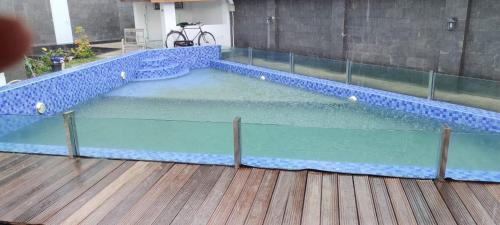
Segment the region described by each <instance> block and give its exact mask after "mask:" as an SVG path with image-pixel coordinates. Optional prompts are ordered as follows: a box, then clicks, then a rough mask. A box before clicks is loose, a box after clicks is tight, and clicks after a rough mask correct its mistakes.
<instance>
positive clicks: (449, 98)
mask: <svg viewBox="0 0 500 225" xmlns="http://www.w3.org/2000/svg"><path fill="white" fill-rule="evenodd" d="M434 92H435V93H434V98H435V99H436V100H440V101H446V102H451V103H458V104H461V105H467V106H472V107H479V108H484V109H488V110H492V111H496V112H500V81H493V80H484V79H478V78H472V77H464V76H455V75H448V74H443V73H436V78H435V91H434Z"/></svg>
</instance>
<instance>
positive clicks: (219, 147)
mask: <svg viewBox="0 0 500 225" xmlns="http://www.w3.org/2000/svg"><path fill="white" fill-rule="evenodd" d="M76 128H77V133H78V141H79V144H80V149H81V152H82V154H85V151H87V150H90V151H91V150H93V149H94V150H102V151H106V150H132V151H142V152H163V153H195V154H215V155H230V154H232V153H233V136H232V123H230V122H227V123H226V122H205V121H176V120H158V119H130V118H92V117H82V116H78V114H77V116H76ZM206 157H208V156H206ZM157 160H161V159H157Z"/></svg>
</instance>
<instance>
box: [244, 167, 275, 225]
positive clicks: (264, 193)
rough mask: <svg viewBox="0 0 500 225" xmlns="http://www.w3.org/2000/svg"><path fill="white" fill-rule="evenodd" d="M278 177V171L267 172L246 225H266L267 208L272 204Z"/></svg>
mask: <svg viewBox="0 0 500 225" xmlns="http://www.w3.org/2000/svg"><path fill="white" fill-rule="evenodd" d="M278 175H279V171H278V170H266V173H265V174H264V177H263V178H262V182H261V184H260V186H259V190H258V191H257V194H256V196H255V199H254V201H253V204H252V207H251V208H250V211H249V213H248V215H247V218H246V221H245V224H247V225H261V224H263V223H264V218H265V217H266V212H267V208H268V207H269V203H270V202H271V197H272V195H273V191H274V186H275V184H276V181H277V180H278Z"/></svg>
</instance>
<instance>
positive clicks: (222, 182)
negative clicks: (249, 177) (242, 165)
mask: <svg viewBox="0 0 500 225" xmlns="http://www.w3.org/2000/svg"><path fill="white" fill-rule="evenodd" d="M235 172H236V170H235V169H234V168H225V169H224V172H222V174H221V176H220V177H219V180H217V183H216V184H215V185H214V187H213V188H212V190H210V193H208V196H207V198H206V199H205V201H203V203H202V204H201V205H200V207H199V208H198V211H197V212H196V213H194V214H193V215H196V216H195V217H194V218H193V221H192V222H191V224H193V225H195V224H197V225H202V224H207V223H208V220H210V217H211V216H212V214H213V212H214V211H215V209H216V208H217V206H218V205H219V202H220V201H221V199H222V197H223V196H224V193H225V192H226V189H227V188H228V187H229V185H230V184H231V181H232V180H233V178H234V175H235Z"/></svg>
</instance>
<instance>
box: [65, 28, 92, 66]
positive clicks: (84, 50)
mask: <svg viewBox="0 0 500 225" xmlns="http://www.w3.org/2000/svg"><path fill="white" fill-rule="evenodd" d="M75 34H76V35H77V38H76V40H75V45H76V48H72V49H71V50H70V51H71V54H72V55H73V56H74V57H75V58H88V57H92V56H94V55H95V54H94V52H93V51H92V46H91V45H90V40H89V37H88V36H87V34H85V29H83V27H81V26H77V27H76V28H75Z"/></svg>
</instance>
